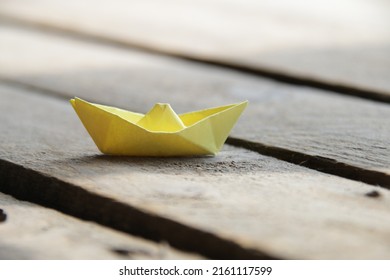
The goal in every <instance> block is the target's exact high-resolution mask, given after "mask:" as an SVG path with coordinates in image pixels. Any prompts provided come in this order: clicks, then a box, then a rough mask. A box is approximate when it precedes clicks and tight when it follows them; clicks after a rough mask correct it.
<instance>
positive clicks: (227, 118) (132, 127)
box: [70, 98, 248, 156]
mask: <svg viewBox="0 0 390 280" xmlns="http://www.w3.org/2000/svg"><path fill="white" fill-rule="evenodd" d="M70 102H71V104H72V106H73V108H74V109H75V111H76V113H77V115H78V116H79V118H80V120H81V122H82V123H83V125H84V126H85V128H86V129H87V131H88V133H89V134H90V136H91V137H92V139H93V141H94V142H95V144H96V146H97V147H98V148H99V150H100V151H101V152H102V153H104V154H109V155H121V156H194V155H215V154H216V153H217V152H218V151H219V150H220V149H221V148H222V146H223V144H224V142H225V141H226V138H227V137H228V135H229V132H230V130H231V129H232V128H233V126H234V124H235V123H236V121H237V120H238V118H239V116H240V115H241V113H242V112H243V111H244V109H245V107H246V106H247V104H248V102H247V101H245V102H241V103H237V104H231V105H226V106H221V107H215V108H210V109H205V110H201V111H196V112H190V113H185V114H180V115H177V114H176V113H175V112H174V111H173V109H172V108H171V106H170V105H169V104H164V103H157V104H156V105H155V106H154V107H153V108H152V109H151V110H150V111H149V112H148V113H147V114H145V115H143V114H139V113H134V112H130V111H125V110H122V109H118V108H115V107H110V106H104V105H99V104H94V103H89V102H87V101H84V100H82V99H80V98H74V99H71V100H70Z"/></svg>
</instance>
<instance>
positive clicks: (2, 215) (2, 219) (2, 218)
mask: <svg viewBox="0 0 390 280" xmlns="http://www.w3.org/2000/svg"><path fill="white" fill-rule="evenodd" d="M6 220H7V214H6V213H5V212H4V210H3V209H1V208H0V223H2V222H5V221H6Z"/></svg>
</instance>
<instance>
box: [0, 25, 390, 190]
mask: <svg viewBox="0 0 390 280" xmlns="http://www.w3.org/2000/svg"><path fill="white" fill-rule="evenodd" d="M0 34H1V38H2V39H3V43H2V44H1V45H0V65H1V67H0V75H2V76H3V77H7V78H8V79H12V80H13V81H19V82H22V83H25V84H29V85H32V86H36V87H40V88H44V89H47V90H48V93H49V94H53V95H58V96H60V97H65V98H71V97H73V96H79V97H82V98H85V99H87V100H92V101H97V102H102V103H107V104H112V105H116V106H120V107H122V108H125V109H131V110H136V111H137V110H138V111H140V112H146V111H147V110H149V109H150V107H151V106H152V104H154V103H155V102H169V103H171V104H172V105H173V108H174V109H176V110H178V111H179V112H185V111H190V110H195V109H201V108H204V107H211V106H218V105H221V104H225V103H233V102H238V101H242V100H243V99H248V100H249V102H250V103H249V106H248V108H247V110H246V112H245V113H244V115H243V117H242V118H241V121H240V122H239V124H238V125H237V126H236V128H235V129H234V130H233V133H232V136H233V137H236V138H240V139H245V140H250V141H252V142H254V143H262V144H265V145H268V146H277V147H280V148H283V149H288V150H290V151H296V152H300V153H304V154H307V155H309V156H311V157H316V158H315V159H316V160H319V161H321V160H322V161H323V162H325V163H327V162H330V163H329V165H328V166H323V165H319V166H318V168H317V169H319V170H323V171H325V172H330V173H332V174H334V173H335V174H339V175H341V176H346V177H348V178H353V179H357V180H362V181H366V182H368V183H370V184H374V185H381V186H384V187H387V188H388V187H390V176H389V175H390V149H389V147H390V130H389V127H390V108H389V106H388V105H386V104H380V103H374V102H367V101H364V100H360V99H355V98H350V97H343V96H338V95H328V94H326V93H325V92H323V91H320V90H314V89H309V88H304V87H295V86H294V87H293V86H286V85H282V84H280V83H276V82H272V81H269V80H264V79H259V78H256V77H253V76H248V75H242V74H239V73H236V72H234V71H226V70H221V69H218V68H213V67H204V66H202V65H198V64H194V63H188V62H183V61H179V60H175V59H172V58H166V57H159V56H155V55H148V54H145V53H141V52H135V51H130V50H129V51H122V50H118V49H115V48H111V47H104V46H96V45H94V44H88V43H83V42H78V41H75V40H68V39H64V38H61V37H56V36H52V35H45V34H41V33H36V32H29V31H23V30H20V29H15V28H11V27H9V28H8V27H5V26H4V27H2V28H1V29H0ZM15 53H17V54H18V55H17V56H15V55H14V54H15ZM195 96H196V97H197V98H193V97H195ZM248 146H249V147H255V145H252V144H251V143H249V145H248ZM255 148H256V147H255ZM263 150H264V149H263ZM266 150H270V149H266ZM261 152H265V153H266V152H267V151H261ZM287 154H288V156H289V157H290V158H292V159H294V158H296V159H299V162H298V163H301V164H306V162H308V164H307V165H308V166H309V167H312V166H310V162H311V161H310V160H309V159H310V158H304V157H303V158H302V159H301V157H299V156H298V155H297V154H296V153H287ZM273 155H275V156H277V152H275V153H274V154H273ZM324 158H325V159H324ZM311 159H313V158H311ZM332 160H333V161H332ZM295 162H296V161H295ZM337 163H341V165H337ZM365 170H368V173H367V172H365Z"/></svg>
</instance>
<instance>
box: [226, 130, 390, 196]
mask: <svg viewBox="0 0 390 280" xmlns="http://www.w3.org/2000/svg"><path fill="white" fill-rule="evenodd" d="M226 143H227V144H229V145H232V146H236V147H241V148H245V149H248V150H251V151H255V152H258V153H260V154H262V155H265V156H271V157H274V158H277V159H280V160H283V161H287V162H290V163H293V164H297V165H300V166H304V167H307V168H310V169H314V170H317V171H320V172H323V173H328V174H332V175H336V176H340V177H343V178H347V179H351V180H355V181H360V182H363V183H366V184H370V185H374V186H379V187H382V188H385V189H390V176H389V175H388V174H386V173H382V172H379V171H374V170H367V169H363V168H360V167H356V166H353V165H349V164H346V163H342V162H338V161H336V160H334V159H330V158H326V157H321V156H313V155H308V154H304V153H300V152H296V151H292V150H288V149H284V148H280V147H273V146H267V145H265V144H261V143H258V142H251V141H248V140H243V139H239V138H234V137H229V138H228V139H227V140H226Z"/></svg>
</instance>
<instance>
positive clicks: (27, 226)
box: [0, 193, 200, 259]
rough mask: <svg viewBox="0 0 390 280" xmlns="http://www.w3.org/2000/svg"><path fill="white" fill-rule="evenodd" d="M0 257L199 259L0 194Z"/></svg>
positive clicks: (163, 245) (165, 246) (195, 256)
mask: <svg viewBox="0 0 390 280" xmlns="http://www.w3.org/2000/svg"><path fill="white" fill-rule="evenodd" d="M0 207H1V208H2V209H3V211H4V213H6V215H7V220H6V221H4V222H3V223H0V259H199V258H200V257H199V256H197V255H192V254H188V253H181V252H179V251H177V250H175V249H172V248H170V247H169V246H168V245H166V244H163V243H162V244H158V243H153V242H150V241H147V240H144V239H140V238H137V237H132V236H129V235H126V234H124V233H120V232H117V231H114V230H112V229H108V228H104V227H102V226H100V225H97V224H94V223H91V222H84V221H80V220H78V219H75V218H72V217H69V216H66V215H64V214H61V213H59V212H57V211H54V210H51V209H48V208H44V207H41V206H38V205H35V204H31V203H28V202H24V201H19V200H16V199H14V198H12V197H10V196H8V195H4V194H2V193H0Z"/></svg>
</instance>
